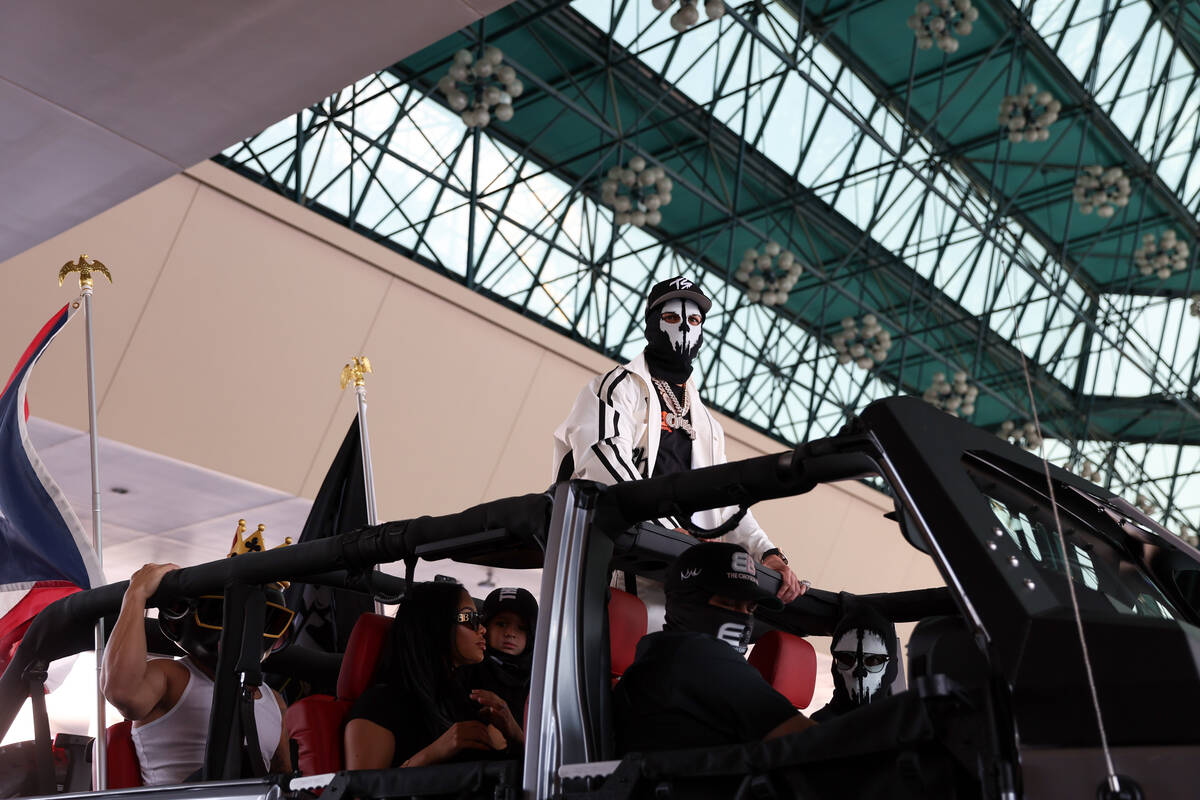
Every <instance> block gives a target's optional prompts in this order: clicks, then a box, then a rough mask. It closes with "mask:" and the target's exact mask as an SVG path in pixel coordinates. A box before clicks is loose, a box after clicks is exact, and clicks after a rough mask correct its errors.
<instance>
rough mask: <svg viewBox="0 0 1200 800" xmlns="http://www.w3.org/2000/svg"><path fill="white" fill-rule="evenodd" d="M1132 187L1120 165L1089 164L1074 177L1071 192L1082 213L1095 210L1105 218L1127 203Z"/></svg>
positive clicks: (1099, 215)
mask: <svg viewBox="0 0 1200 800" xmlns="http://www.w3.org/2000/svg"><path fill="white" fill-rule="evenodd" d="M1131 193H1132V189H1131V188H1130V185H1129V176H1128V175H1126V174H1125V170H1123V169H1121V168H1120V167H1108V168H1105V167H1102V166H1100V165H1099V164H1091V165H1089V166H1086V167H1084V168H1083V171H1082V172H1080V173H1079V176H1078V177H1076V178H1075V189H1074V191H1073V192H1072V194H1073V195H1074V197H1075V202H1076V203H1078V204H1079V211H1080V213H1082V214H1090V213H1092V212H1093V211H1095V212H1096V216H1098V217H1103V218H1105V219H1107V218H1109V217H1111V216H1112V215H1113V214H1116V213H1117V209H1118V208H1124V207H1125V206H1127V205H1129V196H1130V194H1131Z"/></svg>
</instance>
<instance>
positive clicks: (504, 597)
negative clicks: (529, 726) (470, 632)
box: [465, 587, 538, 719]
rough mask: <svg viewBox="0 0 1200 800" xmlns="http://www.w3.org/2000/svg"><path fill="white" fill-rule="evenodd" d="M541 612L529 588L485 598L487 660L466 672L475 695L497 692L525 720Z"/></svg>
mask: <svg viewBox="0 0 1200 800" xmlns="http://www.w3.org/2000/svg"><path fill="white" fill-rule="evenodd" d="M537 613H538V605H537V600H535V599H534V597H533V595H532V594H530V593H529V592H528V591H526V590H525V589H520V588H515V587H502V588H499V589H494V590H492V592H491V594H489V595H488V596H487V598H486V599H485V600H484V601H483V612H482V620H483V624H484V625H485V626H486V627H487V650H486V652H485V654H484V658H483V661H481V662H480V663H478V664H475V665H473V666H471V667H470V668H469V669H468V670H467V672H466V675H465V680H466V682H467V687H468V688H469V689H471V690H472V693H473V694H479V693H480V692H481V691H484V692H493V693H494V694H496V695H497V696H499V697H500V698H501V699H502V700H504V702H505V703H507V704H508V707H509V709H510V710H511V711H512V714H513V716H515V717H516V718H517V719H523V715H524V713H525V701H526V699H527V698H528V697H529V676H530V672H531V669H532V662H533V632H534V630H535V628H536V627H537Z"/></svg>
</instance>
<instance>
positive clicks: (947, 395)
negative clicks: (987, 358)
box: [921, 370, 979, 417]
mask: <svg viewBox="0 0 1200 800" xmlns="http://www.w3.org/2000/svg"><path fill="white" fill-rule="evenodd" d="M977 397H979V387H977V386H971V385H969V384H968V383H967V373H965V372H963V371H962V370H959V371H958V372H955V373H954V381H953V382H951V381H948V380H946V373H944V372H935V373H933V380H932V382H930V384H929V387H928V388H926V389H925V392H924V393H923V394H922V395H921V399H923V400H924V401H925V402H926V403H929V404H930V405H933V406H935V407H937V408H940V409H941V410H942V411H945V412H946V413H947V414H950V415H952V416H955V417H958V416H963V417H969V416H971V415H972V414H974V413H975V399H976V398H977Z"/></svg>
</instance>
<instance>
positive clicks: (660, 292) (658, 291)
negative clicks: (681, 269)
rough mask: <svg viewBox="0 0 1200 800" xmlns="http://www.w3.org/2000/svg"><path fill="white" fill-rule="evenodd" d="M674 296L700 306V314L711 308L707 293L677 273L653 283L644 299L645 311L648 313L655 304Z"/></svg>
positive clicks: (706, 312)
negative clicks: (672, 276)
mask: <svg viewBox="0 0 1200 800" xmlns="http://www.w3.org/2000/svg"><path fill="white" fill-rule="evenodd" d="M676 297H682V298H683V299H685V300H691V301H693V302H694V303H695V304H696V305H698V306H700V313H701V314H708V310H709V309H710V308H712V300H709V299H708V295H706V294H704V291H703V290H702V289H701V288H700V286H699V285H698V284H695V283H693V282H692V281H690V280H688V279H687V278H685V277H683V276H682V275H678V276H676V277H674V278H667V279H666V280H665V281H662V282H661V283H656V284H654V288H653V289H651V290H650V297H649V299H647V300H646V312H647V313H649V312H650V311H652V310H653V309H654V308H656V307H657V306H659V305H662V304H663V303H665V302H667V301H668V300H671V299H673V298H676Z"/></svg>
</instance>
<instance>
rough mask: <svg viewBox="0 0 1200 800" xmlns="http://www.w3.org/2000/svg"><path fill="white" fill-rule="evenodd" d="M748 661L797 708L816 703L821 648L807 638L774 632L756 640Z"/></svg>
mask: <svg viewBox="0 0 1200 800" xmlns="http://www.w3.org/2000/svg"><path fill="white" fill-rule="evenodd" d="M747 660H748V661H749V662H750V666H752V667H754V668H755V669H756V670H758V671H759V673H760V674H761V675H762V676H763V678H765V679H766V681H767V683H769V684H771V686H773V687H774V688H775V691H777V692H779V693H780V694H781V695H783V696H784V697H786V698H787V699H788V700H790V701H791V702H792V705H794V706H795V707H796V708H807V707H808V704H809V703H811V702H812V698H813V690H814V689H815V688H816V684H817V651H816V650H814V649H813V646H812V645H811V644H809V642H808V640H807V639H801V638H800V637H799V636H795V635H793V634H790V633H784V632H783V631H771V632H770V633H768V634H766V635H765V636H763V637H761V638H760V639H759V640H758V641H757V642H755V643H754V649H753V650H751V651H750V657H749V658H748V659H747Z"/></svg>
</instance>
